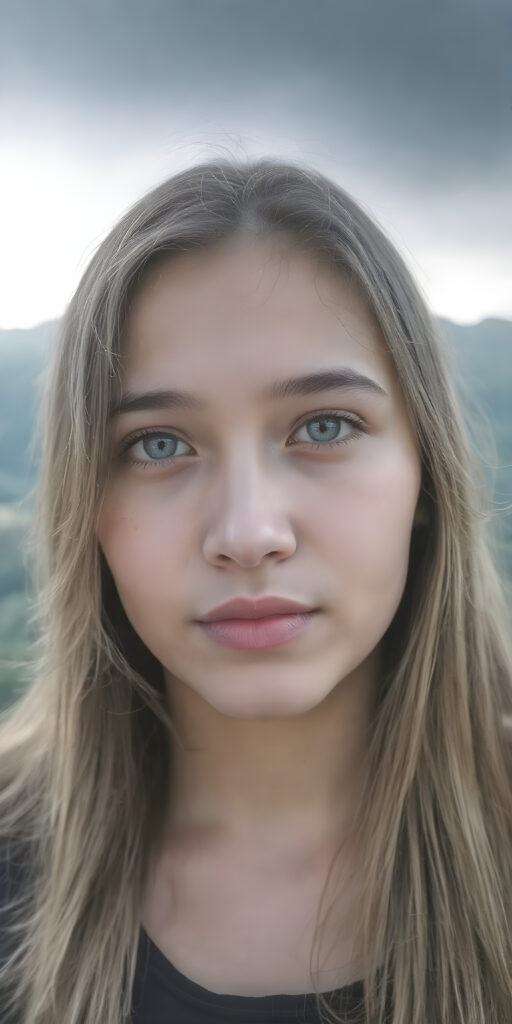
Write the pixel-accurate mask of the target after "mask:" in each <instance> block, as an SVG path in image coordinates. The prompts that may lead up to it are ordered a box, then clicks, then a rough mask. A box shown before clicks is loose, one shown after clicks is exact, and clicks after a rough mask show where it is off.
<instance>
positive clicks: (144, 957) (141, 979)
mask: <svg viewBox="0 0 512 1024" xmlns="http://www.w3.org/2000/svg"><path fill="white" fill-rule="evenodd" d="M8 854H9V851H8V848H7V849H6V847H5V846H4V847H3V850H2V855H1V856H0V963H1V962H2V961H3V960H5V959H6V957H7V952H8V945H7V935H6V925H7V914H6V906H7V903H8V901H9V899H11V900H12V899H13V897H14V896H15V893H16V890H17V888H18V886H19V884H20V881H21V872H20V870H19V865H18V864H14V863H13V862H12V861H11V860H10V858H9V855H8ZM327 995H328V996H333V1000H332V1001H331V1000H329V1002H330V1005H331V1006H332V1008H333V1009H335V1010H336V1011H338V1012H339V1013H341V1014H343V1015H344V1016H345V1017H346V1020H347V1024H349V1022H352V1021H353V1020H354V1019H355V1016H356V1011H357V1010H361V1002H362V996H363V984H362V982H360V981H358V982H355V983H354V984H352V985H347V986H345V987H343V988H340V989H336V990H335V992H334V993H327ZM2 1002H3V1000H2V996H1V993H0V1020H1V1021H2V1022H4V1021H6V1013H5V1007H4V1006H2ZM131 1020H132V1024H211V1022H212V1021H218V1022H221V1021H224V1022H231V1024H263V1022H266V1024H273V1022H275V1024H299V1022H300V1024H319V1022H320V1021H321V1018H319V1017H318V1014H317V1012H316V1005H315V996H314V993H306V994H304V995H286V994H283V995H269V996H238V995H230V994H226V995H220V994H219V993H216V992H210V991H209V990H208V989H206V988H203V987H202V986H201V985H198V984H196V982H194V981H192V980H191V979H190V978H187V977H186V976H185V975H184V974H181V972H180V971H178V970H177V969H176V967H174V965H173V964H172V963H171V962H170V960H168V959H167V957H166V956H165V955H164V954H163V953H162V951H161V950H160V949H159V948H158V946H156V945H155V943H154V942H153V941H152V939H151V938H150V937H149V935H148V934H147V932H146V931H145V929H144V928H143V927H142V925H141V928H140V933H139V945H138V951H137V966H136V971H135V979H134V985H133V991H132V1017H131ZM9 1024H17V1022H16V1021H9Z"/></svg>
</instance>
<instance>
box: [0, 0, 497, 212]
mask: <svg viewBox="0 0 512 1024" xmlns="http://www.w3.org/2000/svg"><path fill="white" fill-rule="evenodd" d="M0 9H1V11H2V15H3V22H4V27H3V31H2V38H3V42H2V53H1V61H2V66H3V71H2V79H3V87H2V88H3V93H4V97H5V98H6V100H7V102H9V97H10V98H11V99H13V98H15V99H16V101H17V102H18V103H20V102H22V100H23V98H24V97H25V98H26V99H27V102H28V103H30V98H31V97H34V96H37V97H38V98H39V99H40V97H41V96H44V97H46V99H47V102H49V103H51V104H54V105H56V106H58V105H59V104H61V105H63V106H66V105H67V106H69V105H71V106H73V105H75V106H76V107H77V109H79V110H80V109H81V110H83V111H84V112H85V113H87V115H88V116H96V117H97V118H98V119H99V120H100V121H101V122H103V121H104V122H105V123H107V122H109V121H110V120H111V118H112V114H113V113H114V112H115V110H116V109H120V108H122V109H123V110H126V108H131V109H133V112H134V117H137V118H143V117H144V111H147V112H148V113H151V116H152V117H155V116H158V112H160V113H161V116H162V117H163V118H165V117H171V118H172V114H173V112H175V113H176V114H177V113H178V112H179V113H180V116H181V118H183V117H186V116H187V115H188V116H189V117H190V119H191V129H192V130H193V127H194V115H205V114H210V115H212V116H214V117H215V118H216V119H217V122H219V123H222V118H223V116H225V117H229V116H230V115H231V114H236V115H238V117H240V115H244V113H245V117H246V123H247V130H248V132H250V131H251V125H252V124H253V123H254V122H253V118H255V117H258V118H259V122H260V123H261V120H262V119H263V118H267V119H268V123H269V124H270V125H275V126H277V125H287V124H288V125H289V126H290V130H293V129H294V128H295V129H297V130H303V131H305V132H306V134H308V135H309V137H312V136H314V137H316V138H324V139H326V140H327V142H328V144H329V146H330V147H331V151H332V153H333V154H335V153H336V152H345V153H347V152H352V153H353V154H354V155H355V156H354V158H355V159H356V160H361V161H364V162H365V163H366V165H372V168H373V175H374V177H377V178H378V176H379V173H380V169H382V174H383V175H384V177H385V178H387V179H388V180H389V179H391V178H394V179H395V180H396V181H402V182H407V181H412V182H415V183H416V184H421V186H422V187H423V188H427V189H428V190H432V191H433V192H436V191H438V190H441V191H442V190H446V189H447V188H448V189H451V188H456V187H459V186H460V187H461V188H465V187H466V186H468V185H473V186H476V187H477V188H479V187H483V186H485V187H486V188H494V187H495V188H498V190H502V189H503V188H504V187H505V183H506V181H507V180H510V178H511V177H512V175H511V172H512V62H511V60H510V53H511V51H512V7H511V5H510V3H509V0H444V2H443V0H429V2H423V3H416V4H413V3H411V2H410V0H409V2H406V0H386V2H385V3H378V2H376V0H257V2H255V0H110V2H109V0H91V2H88V3H77V2H71V3H70V2H69V0H54V2H53V3H49V2H45V0H11V2H10V3H7V2H6V0H3V3H2V4H1V6H0ZM113 127H114V128H115V124H114V126H113ZM312 162H314V160H312ZM379 165H380V166H379ZM507 176H508V179H507Z"/></svg>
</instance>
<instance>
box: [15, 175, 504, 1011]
mask: <svg viewBox="0 0 512 1024" xmlns="http://www.w3.org/2000/svg"><path fill="white" fill-rule="evenodd" d="M39 431H40V436H41V439H42V455H41V464H40V468H39V474H38V480H37V487H36V492H35V515H34V525H33V533H32V537H31V544H30V553H31V559H32V563H31V564H32V565H33V567H34V573H33V579H34V581H35V602H34V603H35V616H34V619H35V622H36V624H37V627H38V634H37V635H38V641H37V644H36V649H35V653H34V657H33V660H32V663H31V664H32V668H31V672H30V678H29V680H28V682H29V685H28V686H27V689H26V693H25V694H24V696H23V697H22V698H21V699H20V700H19V701H18V703H17V704H16V705H15V706H14V707H13V708H12V709H10V710H9V711H8V712H6V713H4V715H3V723H2V726H1V731H0V836H1V837H2V842H3V847H2V850H3V878H4V881H3V896H2V905H3V906H2V921H3V924H2V947H3V953H2V955H3V961H4V967H3V971H2V976H1V977H2V979H3V989H2V991H4V992H5V995H4V996H3V997H2V998H3V1004H2V1006H3V1009H2V1012H3V1016H2V1020H4V1019H9V1020H10V1019H11V1017H9V1016H8V1014H12V1020H13V1021H16V1024H18V1022H21V1024H98V1022H101V1024H120V1022H122V1021H127V1020H132V1021H134V1022H137V1024H141V1022H144V1024H161V1022H163V1021H166V1022H171V1021H172V1022H174V1021H176V1022H179V1024H192V1022H195V1024H199V1022H203V1021H211V1020H219V1021H233V1022H238V1024H245V1022H248V1021H252V1022H257V1021H267V1022H269V1021H271V1022H283V1024H284V1022H285V1021H292V1020H299V1019H301V1020H304V1021H318V1020H321V1019H323V1020H327V1021H332V1022H344V1021H349V1020H350V1021H354V1020H359V1021H365V1022H371V1024H382V1022H384V1021H386V1022H388V1024H483V1022H485V1024H510V1020H511V1019H512V977H511V964H512V956H511V954H512V935H511V921H512V913H511V885H512V842H511V839H512V798H511V775H512V764H511V756H510V739H509V735H508V733H507V729H506V722H507V719H508V717H509V716H510V714H511V705H512V699H511V698H512V685H511V682H512V654H511V649H510V644H509V636H508V634H509V620H508V618H507V612H506V606H505V601H504V595H503V591H502V587H501V585H500V582H499V578H498V576H497V573H496V571H495V568H494V560H493V556H492V551H491V548H490V540H489V538H488V536H487V533H486V522H485V520H486V519H487V518H489V516H490V502H489V497H488V496H486V497H482V495H483V494H484V493H485V487H484V484H483V480H482V476H481V474H480V471H479V465H478V462H477V459H476V457H475V456H474V455H473V454H472V452H471V450H470V444H469V442H468V439H467V436H466V432H465V427H464V423H463V418H462V414H461V411H460V408H459V405H458V402H457V399H456V396H455V392H454V387H453V384H452V382H451V377H450V369H449V363H448V361H447V359H446V356H445V353H444V350H443V347H442V344H441V343H440V341H439V339H438V337H437V335H436V330H435V327H434V324H433V321H432V319H431V317H430V315H429V313H428V312H427V309H426V308H425V304H424V302H423V300H422V298H421V297H420V295H419V293H418V291H417V288H416V287H415V285H414V283H413V282H412V281H411V278H410V275H409V273H408V271H407V269H406V268H405V266H404V264H403V262H402V261H401V259H400V257H399V256H398V254H397V253H396V251H395V249H394V248H393V246H392V245H391V243H390V242H389V241H388V240H387V239H386V238H385V237H384V236H383V234H382V233H381V231H380V230H379V228H378V227H377V226H376V225H375V224H374V223H373V222H372V221H371V220H370V219H369V217H368V216H367V215H366V214H365V213H364V212H363V211H362V210H361V208H360V207H359V206H358V205H357V204H356V203H355V202H354V200H353V199H351V198H350V196H348V195H347V194H346V193H345V192H343V191H342V190H341V189H340V188H339V187H338V186H337V185H336V184H335V183H333V182H332V181H330V180H328V179H326V178H325V177H324V176H323V175H321V174H319V173H317V172H316V171H315V170H313V169H311V168H307V167H299V166H295V165H290V164H287V163H284V162H280V161H274V160H270V159H264V160H259V161H256V162H246V163H243V162H236V161H229V160H214V161H212V162H208V163H202V164H200V165H199V166H194V167H191V168H190V169H189V170H187V171H185V172H183V173H180V174H177V175H176V176H174V177H173V178H171V179H170V180H168V181H166V182H164V184H162V185H161V186H159V187H158V188H156V189H154V190H153V191H152V192H150V193H149V194H148V195H146V196H145V197H144V198H143V199H142V200H141V201H140V202H138V203H137V204H136V205H135V206H134V207H133V208H132V209H131V210H129V212H128V213H127V214H126V215H125V216H124V217H123V218H122V220H121V221H120V222H119V224H117V225H116V227H114V229H113V230H112V232H111V233H110V234H109V236H108V237H107V238H106V239H105V241H104V242H103V243H102V244H101V246H100V247H99V249H98V251H97V253H96V255H95V256H94V257H93V259H92V260H91V262H90V265H89V266H88V268H87V270H86V272H85V274H84V276H83V278H82V280H81V282H80V284H79V286H78V289H77V291H76V294H75V295H74V297H73V298H72V300H71V303H70V305H69V308H68V310H67V312H66V315H65V317H64V320H63V323H62V328H61V332H60V336H59V339H58V343H57V344H56V346H55V349H54V352H53V354H52V360H51V363H50V366H49V370H48V378H47V387H46V391H45V394H44V400H43V402H42V404H41V410H40V420H39ZM232 602H234V604H232Z"/></svg>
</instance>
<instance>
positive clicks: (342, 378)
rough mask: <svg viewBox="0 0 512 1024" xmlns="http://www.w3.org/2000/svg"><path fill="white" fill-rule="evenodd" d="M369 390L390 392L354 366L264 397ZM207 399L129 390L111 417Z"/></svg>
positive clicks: (306, 377)
mask: <svg viewBox="0 0 512 1024" xmlns="http://www.w3.org/2000/svg"><path fill="white" fill-rule="evenodd" d="M338 390H351V391H365V392H371V393H373V394H376V395H387V392H386V391H385V390H384V388H383V387H381V385H380V384H377V382H376V381H375V380H372V379H371V377H366V376H365V375H364V374H362V373H359V371H358V370H354V369H352V367H350V366H343V367H340V368H339V369H332V370H321V371H319V372H317V373H306V374H303V375H302V376H300V377H290V378H289V379H288V380H278V381H274V383H273V384H272V385H271V386H270V388H267V389H266V390H265V391H264V392H263V395H262V397H263V399H267V400H269V401H277V400H278V399H284V398H293V397H296V396H298V395H313V394H316V393H317V392H320V391H338ZM206 406H207V402H206V401H205V400H204V399H203V398H201V397H200V396H199V395H195V394H193V393H192V392H190V391H176V390H172V391H169V390H165V391H162V390H158V391H145V392H144V391H126V392H125V393H124V395H123V396H122V398H121V400H120V401H119V402H118V403H117V405H115V406H114V407H113V408H112V409H111V411H110V413H109V419H112V418H113V417H114V416H120V415H122V414H123V413H129V412H142V411H147V410H149V409H186V410H191V411H195V412H201V411H204V410H205V409H206Z"/></svg>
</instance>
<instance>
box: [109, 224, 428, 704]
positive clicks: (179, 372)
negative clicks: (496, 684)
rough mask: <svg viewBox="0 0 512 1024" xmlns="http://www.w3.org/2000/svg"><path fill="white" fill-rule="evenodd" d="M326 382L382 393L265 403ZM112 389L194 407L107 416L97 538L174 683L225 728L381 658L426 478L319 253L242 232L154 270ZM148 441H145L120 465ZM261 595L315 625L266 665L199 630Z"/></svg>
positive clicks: (369, 333) (359, 304) (383, 354)
mask: <svg viewBox="0 0 512 1024" xmlns="http://www.w3.org/2000/svg"><path fill="white" fill-rule="evenodd" d="M332 370H338V371H342V370H343V371H344V372H347V371H348V370H350V371H353V372H354V373H357V374H361V375H363V376H364V377H367V378H370V380H371V381H373V382H374V383H375V385H376V387H375V388H372V387H366V388H362V387H358V386H342V385H338V386H337V387H336V388H335V389H332V390H330V389H327V388H325V387H319V388H318V389H317V390H316V391H313V390H310V391H309V392H308V393H303V394H299V393H296V394H293V393H289V394H288V395H287V396H285V397H283V396H281V397H270V395H269V394H267V393H269V392H270V389H271V388H272V386H273V385H275V384H276V382H278V381H284V380H287V379H289V378H292V377H304V376H307V375H312V374H318V373H320V372H321V371H324V372H325V371H332ZM122 381H123V393H124V395H125V397H126V393H127V392H136V393H137V394H144V393H147V392H154V391H166V390H169V391H170V390H172V391H180V392H181V391H182V392H187V393H189V394H191V395H194V396H196V398H197V407H196V408H192V407H189V408H186V407H185V406H184V405H181V406H180V405H177V404H175V405H171V404H169V405H168V407H166V406H164V405H160V407H159V408H155V407H153V408H151V407H150V405H149V403H148V406H147V408H145V409H144V408H143V407H142V403H141V405H140V407H139V409H138V410H133V411H128V412H123V413H120V414H117V415H115V416H113V418H112V423H111V443H112V451H111V456H110V471H109V473H110V475H109V480H108V483H107V486H106V490H105V493H104V500H103V504H102V508H101V512H100V517H99V520H98V530H97V534H98V539H99V542H100V544H101V547H102V549H103V553H104V555H105V558H106V561H107V563H108V565H109V568H110V570H111V572H112V575H113V578H114V581H115V583H116V586H117V590H118V593H119V597H120V600H121V602H122V604H123V607H124V609H125V612H126V614H127V616H128V619H129V620H130V622H131V624H132V626H133V628H134V630H135V631H136V632H137V633H138V634H139V636H140V637H141V639H142V640H143V642H144V643H145V645H146V646H147V647H148V648H149V650H150V651H151V652H152V653H153V654H154V655H155V656H156V658H158V660H159V661H160V662H161V664H162V665H163V668H164V674H165V678H166V681H167V683H168V685H169V686H172V680H173V678H177V679H179V680H180V682H181V684H185V686H186V687H190V688H191V689H192V690H193V691H194V692H195V694H196V695H197V696H198V697H199V698H202V699H203V700H204V701H206V702H208V704H209V705H211V706H212V707H213V708H215V709H217V710H218V711H219V712H221V713H223V714H226V715H229V716H233V717H247V718H249V717H271V716H273V715H275V716H276V717H277V716H284V715H295V714H299V713H301V712H304V711H306V710H311V709H312V708H314V707H315V706H316V705H318V704H319V703H320V702H321V701H322V700H324V698H325V697H326V696H327V695H328V694H329V693H330V692H331V691H332V690H333V689H334V688H335V687H336V686H337V685H338V684H339V683H341V682H342V681H343V680H344V679H346V678H347V677H348V676H350V674H351V673H354V672H355V670H356V669H358V668H360V667H361V666H362V665H363V663H364V662H365V661H366V659H369V656H370V655H371V654H372V652H373V653H375V651H376V648H377V645H378V644H379V641H380V640H381V638H382V636H383V634H384V633H385V631H386V630H387V628H388V626H389V624H390V622H391V620H392V619H393V616H394V614H395V612H396V610H397V607H398V604H399V602H400V598H401V595H402V592H403V589H404V585H405V580H406V575H407V568H408V558H409V544H410V537H411V529H412V526H413V521H414V517H415V510H416V505H417V501H418V497H419V490H420V480H421V463H420V458H419V454H418V451H417V447H416V444H415V441H414V437H413V434H412V430H411V428H410V425H409V422H408V418H407V414H406V410H405V406H404V402H403V399H402V397H401V394H400V392H399V388H398V385H397V381H396V379H395V375H394V370H393V367H392V364H391V361H390V358H389V355H388V353H387V350H386V349H385V346H384V343H383V341H382V339H381V337H380V334H379V330H378V327H377V324H376V322H375V320H374V318H373V316H372V315H371V314H370V313H369V311H368V310H367V308H366V306H365V304H364V302H363V301H362V300H361V298H360V297H359V295H358V293H357V292H356V291H355V289H354V287H353V286H350V285H349V284H348V283H347V281H346V280H345V279H344V278H343V277H342V276H340V275H339V274H338V273H335V272H334V271H331V270H329V269H326V268H325V266H322V265H321V264H320V263H319V262H318V261H317V260H316V259H315V258H314V257H312V256H308V255H306V254H304V253H301V252H298V251H296V250H294V249H293V248H291V247H290V246H289V245H287V244H286V243H285V242H283V241H282V240H279V239H277V238H265V239H264V238H261V237H260V238H256V237H251V236H239V237H237V238H236V239H235V240H230V241H228V242H224V243H222V244H221V245H218V246H217V247H216V248H214V249H211V250H210V251H205V252H199V253H191V254H187V255H181V256H179V257H176V258H174V259H170V260H169V262H167V263H164V264H161V265H160V266H159V267H155V268H153V270H152V271H151V272H150V274H149V276H148V277H147V278H146V280H145V281H144V283H143V284H142V286H141V287H140V289H139V291H138V292H137V294H136V295H135V298H134V300H133V302H132V305H131V308H130V312H129V316H128V320H127V324H126V331H125V337H124V348H123V361H122ZM199 403H200V404H199ZM335 417H339V418H338V419H336V418H335ZM345 417H346V419H345ZM140 430H146V431H150V432H151V433H152V434H153V435H154V436H153V437H151V436H149V434H148V436H146V437H143V438H139V439H138V440H136V441H135V443H134V444H133V445H132V446H131V447H130V448H129V449H128V450H126V451H125V452H124V454H122V452H121V449H122V446H123V445H124V444H125V443H126V440H127V439H128V438H129V435H133V434H134V433H135V432H137V431H140ZM336 441H337V442H339V443H337V444H335V443H333V442H336ZM329 442H331V444H329ZM261 594H265V595H267V594H272V595H278V596H282V597H286V598H292V599H295V600H297V601H300V602H303V603H304V604H306V605H307V606H309V607H311V608H316V609H319V612H318V613H317V614H316V615H315V616H313V617H312V619H311V621H310V623H309V625H308V627H307V629H306V630H305V631H304V632H303V633H302V634H301V635H299V636H297V637H295V638H294V639H293V640H291V641H289V642H288V643H285V644H283V645H281V646H277V647H267V648H264V649H262V650H237V649H233V648H230V647H225V646H220V645H219V644H217V643H215V642H214V641H213V640H212V639H211V638H210V637H209V636H208V635H207V634H206V633H205V631H204V630H203V628H202V627H201V626H199V625H198V624H197V620H199V619H201V618H203V616H204V615H205V613H207V612H208V611H209V610H210V609H212V608H214V607H215V606H217V605H219V604H221V603H223V602H225V601H227V600H228V599H230V598H233V597H236V596H239V595H250V596H258V595H261Z"/></svg>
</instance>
